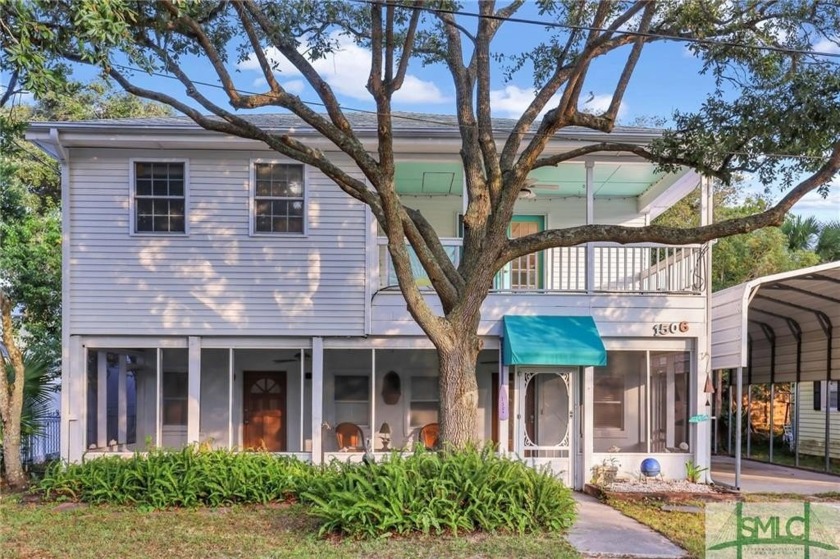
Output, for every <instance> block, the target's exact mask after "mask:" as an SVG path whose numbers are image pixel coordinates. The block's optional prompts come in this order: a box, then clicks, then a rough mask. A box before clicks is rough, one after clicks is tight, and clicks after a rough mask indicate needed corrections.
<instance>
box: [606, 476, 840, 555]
mask: <svg viewBox="0 0 840 559" xmlns="http://www.w3.org/2000/svg"><path fill="white" fill-rule="evenodd" d="M741 498H743V499H744V500H746V501H755V502H762V501H802V500H808V501H840V492H831V493H821V494H819V495H798V494H791V493H753V494H744V495H742V496H741ZM607 504H609V505H610V506H612V507H613V508H615V509H616V510H618V511H620V512H621V513H623V514H625V515H627V516H629V517H630V518H635V519H636V520H638V521H639V522H641V523H642V524H645V525H647V526H650V527H651V528H653V529H654V530H656V531H657V532H659V533H660V534H662V535H664V536H665V537H666V538H668V539H669V540H671V541H673V542H674V543H676V544H677V545H679V546H680V547H682V548H683V549H685V550H686V551H687V552H688V553H689V554H690V555H691V557H703V555H704V551H705V545H706V517H705V514H704V513H690V512H670V511H664V510H662V505H663V504H664V503H663V502H661V501H655V500H645V501H637V502H630V501H621V500H618V499H610V500H608V501H607ZM680 504H681V505H683V504H685V505H696V506H698V507H701V508H704V507H705V503H703V502H700V501H697V502H686V503H682V502H681V503H680Z"/></svg>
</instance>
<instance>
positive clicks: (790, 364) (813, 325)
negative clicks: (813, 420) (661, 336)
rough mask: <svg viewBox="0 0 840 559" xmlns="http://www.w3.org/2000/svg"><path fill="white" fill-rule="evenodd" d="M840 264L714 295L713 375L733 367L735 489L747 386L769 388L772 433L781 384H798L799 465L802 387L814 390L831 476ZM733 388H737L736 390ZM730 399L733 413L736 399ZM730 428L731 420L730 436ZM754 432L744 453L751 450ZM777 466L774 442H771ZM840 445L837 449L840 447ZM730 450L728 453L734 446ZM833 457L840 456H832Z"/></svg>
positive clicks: (839, 364) (839, 354)
mask: <svg viewBox="0 0 840 559" xmlns="http://www.w3.org/2000/svg"><path fill="white" fill-rule="evenodd" d="M838 330H840V261H837V262H832V263H829V264H822V265H819V266H814V267H811V268H805V269H802V270H795V271H792V272H784V273H781V274H775V275H772V276H765V277H762V278H758V279H754V280H751V281H748V282H745V283H742V284H740V285H737V286H734V287H730V288H728V289H724V290H722V291H719V292H717V293H715V294H714V295H713V296H712V369H713V370H721V369H729V370H730V371H734V375H733V374H731V373H730V375H729V377H730V386H732V387H733V388H734V390H735V394H734V400H735V407H736V412H735V418H734V437H735V443H734V450H735V485H736V487H739V485H740V470H741V453H742V440H741V439H742V432H743V426H742V419H741V418H742V405H743V399H744V398H743V396H744V388H745V387H746V389H747V394H748V399H749V394H750V393H751V391H750V387H751V386H752V385H755V384H769V385H770V400H769V401H770V402H771V404H770V406H769V410H770V411H769V413H770V420H769V424H770V429H771V433H772V426H773V425H774V424H775V422H774V418H773V415H772V414H773V410H774V407H775V406H774V405H773V403H774V402H775V388H776V385H777V384H778V383H793V385H792V386H793V387H794V388H793V390H792V401H793V403H794V405H793V413H792V417H791V419H790V426H789V427H790V436H791V441H790V442H791V448H792V449H793V451H794V453H795V464H796V465H799V459H800V432H801V429H800V427H802V426H801V425H800V421H801V419H802V414H803V409H804V408H805V406H807V405H808V404H807V402H804V401H803V400H802V398H800V396H801V394H800V391H801V386H802V383H804V382H808V383H814V384H809V385H808V387H809V388H810V387H812V386H813V387H814V394H813V402H812V403H813V406H812V407H813V410H810V409H809V410H808V413H809V414H810V412H811V411H816V410H818V411H820V412H822V413H821V416H820V417H821V418H822V420H823V430H824V439H823V441H822V445H823V447H824V458H825V470H826V471H829V470H830V463H831V454H832V452H833V450H832V441H833V440H837V441H838V442H840V413H839V412H838V411H837V409H836V408H837V403H836V397H835V401H834V403H833V404H832V401H831V400H830V398H831V395H832V394H836V392H832V390H835V391H836V388H833V387H836V386H837V383H836V381H837V379H838V378H840V332H837V331H838ZM733 385H734V386H733ZM729 393H730V405H729V407H728V409H729V410H730V414H731V409H732V405H731V401H732V394H731V390H730V391H729ZM732 424H733V422H732V421H729V422H728V425H729V426H730V432H732V431H733V429H732V426H733V425H732ZM749 436H750V435H749V430H748V431H747V449H748V452H749V442H750V441H749ZM769 443H770V447H769V460H770V462H772V461H773V450H774V437H773V436H770V437H769ZM835 444H837V443H835ZM730 451H731V447H730ZM834 452H836V451H834Z"/></svg>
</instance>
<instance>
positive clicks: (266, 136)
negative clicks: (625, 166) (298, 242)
mask: <svg viewBox="0 0 840 559" xmlns="http://www.w3.org/2000/svg"><path fill="white" fill-rule="evenodd" d="M524 4H525V2H524V1H523V0H513V1H511V2H510V3H507V4H504V5H499V4H497V3H496V2H493V1H482V2H479V3H468V4H466V5H465V6H461V5H459V4H457V3H455V2H449V1H443V0H438V1H434V0H391V1H377V0H370V1H365V0H362V1H356V2H336V1H328V0H325V1H305V0H297V1H295V0H286V1H277V0H270V1H260V0H215V1H205V2H178V1H175V0H162V1H154V2H145V1H143V2H141V1H135V0H114V1H111V2H102V1H100V0H7V1H6V2H5V3H3V4H2V8H0V21H2V22H4V23H2V24H0V25H4V26H5V28H4V30H3V34H2V36H3V39H2V41H3V44H2V46H3V51H4V52H5V55H6V56H7V57H8V58H9V59H10V60H12V61H13V63H14V64H15V65H16V66H17V67H19V68H20V69H21V78H22V79H23V80H24V82H25V83H26V84H27V86H28V87H30V88H33V89H34V90H36V91H38V90H39V88H43V87H45V86H46V87H48V86H49V83H50V78H51V76H52V71H53V70H54V68H55V67H56V64H57V63H59V62H67V61H70V62H74V63H81V64H88V65H92V66H96V67H98V68H99V69H100V70H101V71H102V73H103V74H104V75H105V76H107V77H109V78H111V79H113V80H114V81H116V82H117V83H118V84H120V86H122V87H123V88H124V89H125V90H126V91H128V92H130V93H132V94H134V95H137V96H140V97H145V98H147V99H153V100H156V101H160V102H162V103H166V104H168V105H170V106H172V107H173V108H175V109H176V110H178V111H180V112H182V113H183V114H185V115H187V116H188V117H190V118H191V119H193V120H194V121H195V122H196V123H197V124H198V125H200V126H202V127H204V128H206V129H208V130H214V131H218V132H222V133H226V134H232V135H235V136H240V137H243V138H250V139H254V140H258V141H261V142H263V143H264V144H265V145H266V146H267V147H268V148H269V149H272V150H275V151H276V152H278V153H280V154H282V155H284V156H287V157H290V158H292V159H295V160H297V161H300V162H303V163H305V164H307V165H311V166H313V167H316V168H318V169H319V170H321V171H322V172H323V173H324V174H325V175H327V176H328V177H330V178H331V179H332V180H333V181H334V182H335V184H337V185H338V187H339V188H341V189H342V190H343V191H344V192H345V193H347V195H348V196H350V197H352V198H354V199H356V200H359V201H361V202H363V203H365V204H367V206H369V207H370V210H371V212H372V214H373V216H374V217H375V219H376V220H377V222H378V224H379V226H380V227H381V230H382V231H383V232H384V233H385V234H386V235H387V238H388V251H389V252H390V255H391V257H392V259H393V262H394V268H395V271H396V276H397V279H398V282H399V286H400V289H401V290H402V293H403V294H404V296H405V299H406V301H407V305H408V309H409V311H410V313H411V315H412V316H413V317H414V319H415V320H416V321H417V323H418V324H419V325H420V326H421V327H422V329H423V330H424V332H425V333H426V334H427V335H428V337H429V339H430V340H431V341H432V343H433V344H434V346H435V347H436V348H437V351H438V356H439V361H440V379H441V380H440V388H441V408H442V414H441V418H442V421H441V423H442V437H443V438H444V440H446V441H448V442H449V443H451V444H454V445H456V446H458V445H463V444H465V443H466V442H467V441H468V440H469V439H470V438H471V437H472V434H473V432H474V422H475V416H476V413H475V412H476V406H477V386H476V378H475V363H476V358H477V355H478V351H479V349H480V348H481V340H480V338H479V336H478V335H477V328H478V324H479V315H480V309H481V305H482V302H483V301H484V300H485V298H486V297H487V295H488V290H489V288H490V286H491V285H492V279H493V276H494V275H495V274H496V273H497V272H498V271H499V270H500V269H501V268H502V267H503V266H504V265H505V264H506V263H507V262H509V261H510V260H512V259H514V258H516V257H519V256H522V255H525V254H528V253H532V252H535V251H540V250H545V249H549V248H552V247H562V246H571V245H577V244H580V243H585V242H595V241H613V242H619V243H631V242H659V243H669V244H687V243H702V242H705V241H709V240H711V239H714V238H717V237H721V236H728V235H733V234H738V233H744V232H748V231H752V230H755V229H758V228H761V227H765V226H768V225H778V224H780V223H781V222H782V221H783V218H784V216H785V214H786V213H787V211H788V210H789V209H790V208H791V207H792V206H793V204H794V203H795V202H796V201H797V200H799V199H800V198H801V197H802V196H804V195H805V194H807V193H808V192H811V191H814V190H817V189H824V188H826V187H827V185H828V183H829V181H830V180H831V179H832V177H834V175H835V173H836V172H837V171H838V167H840V140H838V131H839V130H840V110H838V92H839V91H840V77H839V76H838V69H837V66H836V65H834V64H833V63H832V62H831V61H829V60H827V59H826V58H825V57H821V56H818V55H815V54H814V53H810V52H808V51H809V50H810V49H811V48H812V47H813V46H814V45H816V44H818V43H821V42H828V43H827V44H831V41H832V40H835V41H836V37H835V36H834V35H833V34H834V33H836V31H837V29H838V28H840V20H839V18H838V12H840V8H838V6H837V4H836V3H832V2H821V1H814V0H811V1H801V2H786V1H753V0H745V1H742V2H731V1H715V0H703V1H692V0H670V1H647V0H639V1H626V0H604V1H600V2H591V1H589V0H542V1H540V2H538V3H537V4H536V6H537V8H538V12H539V13H538V19H539V20H540V21H542V22H544V25H542V27H541V28H535V27H528V28H527V29H528V31H532V30H537V29H539V30H540V32H543V33H544V36H545V38H544V40H543V41H542V42H541V43H540V44H539V45H537V46H536V47H534V48H531V49H529V50H525V51H522V52H499V51H498V50H497V47H494V39H496V38H497V36H498V34H499V32H500V30H501V29H502V28H503V27H506V26H510V25H512V23H511V22H512V19H513V18H514V17H516V16H517V15H518V13H519V12H521V11H522V9H523V5H524ZM464 9H465V10H467V11H469V12H471V13H470V14H465V13H463V12H462V10H464ZM520 25H527V24H520ZM337 34H343V35H344V36H346V37H350V38H351V39H352V40H353V41H356V42H357V44H358V45H359V46H361V47H364V48H366V49H368V50H369V52H370V56H371V60H370V74H369V76H367V90H368V92H369V93H370V96H371V98H372V100H373V103H374V104H375V107H376V115H377V116H376V118H377V124H378V126H377V135H378V137H377V140H378V142H377V146H376V149H375V151H373V152H370V151H368V150H367V149H365V147H364V146H363V144H362V141H361V139H360V138H359V136H358V134H357V133H356V131H354V129H353V126H352V125H351V122H350V121H349V119H348V118H347V109H345V108H344V107H342V105H341V103H340V102H339V99H338V97H337V94H336V92H335V91H334V89H333V87H331V85H330V83H328V81H327V80H326V79H325V77H324V76H323V75H321V74H319V72H318V70H317V64H316V63H315V61H317V60H318V59H319V58H322V57H324V56H326V55H327V54H329V53H330V52H331V51H333V50H334V49H336V48H337V44H338V43H337V39H336V37H337ZM663 41H669V42H674V41H678V42H681V44H676V45H674V47H673V48H684V46H683V45H687V46H688V49H689V50H690V52H691V53H692V54H693V55H694V56H697V57H699V58H700V59H702V60H703V62H704V65H705V66H704V69H705V72H706V74H707V75H708V77H709V79H710V80H715V83H716V84H717V87H716V89H715V92H714V94H713V95H711V96H710V97H709V99H708V100H707V101H706V103H705V104H704V105H703V106H702V107H701V108H700V110H699V111H698V112H697V113H696V114H687V113H678V114H675V115H672V121H673V123H674V128H673V130H671V131H669V132H667V133H666V134H665V135H664V136H663V138H662V140H660V141H657V142H654V143H653V144H651V145H649V146H637V145H625V144H621V143H617V142H609V141H606V142H599V143H596V144H592V145H588V146H585V147H581V148H578V149H575V150H572V151H569V152H566V153H562V154H548V153H547V152H545V148H546V145H547V144H548V142H550V141H551V139H552V137H553V136H554V135H555V134H556V133H557V132H558V131H560V130H562V129H564V128H566V127H569V126H582V127H585V128H589V129H592V130H598V131H602V132H610V131H612V130H613V128H614V126H615V124H616V117H617V114H618V110H619V107H620V105H621V102H622V99H623V97H624V95H625V92H626V90H627V87H628V84H629V83H630V81H631V79H632V78H633V75H634V71H635V70H636V67H637V64H638V62H639V60H640V58H641V57H642V55H643V51H644V50H645V47H646V46H647V45H649V44H651V43H655V42H663ZM251 57H254V59H255V60H256V61H257V63H258V65H259V68H260V69H261V70H262V73H263V77H264V80H265V84H266V85H265V87H264V89H263V90H262V91H260V92H257V93H254V92H248V91H247V89H249V88H250V86H251V84H248V87H243V86H242V85H241V84H240V82H241V80H242V77H241V76H240V75H237V73H236V71H235V70H236V65H237V64H238V63H240V62H242V61H243V60H246V59H250V58H251ZM276 57H280V58H281V59H282V60H283V64H289V65H291V67H293V68H294V69H295V71H296V73H297V74H299V75H300V76H302V79H303V80H305V82H306V83H307V84H308V86H309V88H310V89H311V91H313V92H314V94H315V95H317V102H318V105H317V106H316V105H313V104H312V103H310V102H306V101H305V100H304V99H303V98H302V97H301V96H300V95H298V94H296V93H295V91H291V90H289V89H287V88H284V86H283V84H282V83H281V82H282V80H281V79H278V77H277V74H276V72H275V70H276V69H277V67H276V64H277V58H276ZM607 57H609V58H611V59H613V60H616V59H617V58H619V57H620V59H621V61H622V63H621V64H620V68H621V69H620V71H618V72H617V74H616V75H615V80H614V83H615V87H614V90H613V91H612V93H611V100H610V102H609V105H608V108H607V109H606V110H604V111H603V112H600V113H598V114H591V113H589V112H586V111H582V110H581V109H580V107H581V95H582V94H583V95H586V94H587V93H588V91H589V89H588V88H589V86H588V81H587V80H588V78H589V75H590V72H591V67H592V65H593V64H594V63H595V62H596V61H597V60H598V59H601V58H607ZM197 59H198V60H199V62H198V63H197V62H196V60H197ZM419 63H429V64H439V65H442V66H443V67H444V68H445V69H446V71H447V72H448V75H449V77H450V78H451V81H452V86H453V87H454V92H455V101H454V107H453V110H454V113H455V115H456V116H457V120H458V124H459V130H460V135H461V150H460V153H461V159H462V162H463V167H464V174H465V177H466V196H467V201H466V202H467V205H466V211H465V215H464V235H463V249H462V253H461V258H460V262H459V263H458V265H457V266H456V265H453V263H452V262H451V261H450V259H449V258H448V256H447V253H446V251H445V250H444V248H443V246H442V245H441V242H440V240H439V238H438V236H437V235H436V234H435V232H434V231H433V229H432V227H431V226H430V225H429V223H428V222H427V221H426V220H425V219H424V217H423V215H422V214H421V213H419V212H417V211H415V210H413V209H411V208H410V207H407V206H406V205H405V204H403V203H402V201H401V199H400V196H399V195H398V193H397V192H396V190H395V185H394V169H395V153H394V145H393V141H392V125H393V119H394V115H393V113H392V104H393V99H394V95H395V94H396V93H397V92H399V91H400V90H401V89H402V88H404V87H406V83H407V80H406V77H407V75H408V72H409V69H410V68H412V67H414V65H416V64H419ZM198 68H200V70H197V69H198ZM208 69H209V71H210V72H212V73H213V74H215V75H214V76H213V78H214V79H213V80H208V79H207V77H206V72H207V71H208ZM662 72H663V75H662V80H661V81H660V82H659V84H658V85H659V87H667V86H668V84H667V82H668V76H667V69H664V68H663V69H662ZM148 73H154V74H165V75H167V76H170V77H171V78H173V80H177V82H175V81H173V80H162V81H158V82H157V84H158V85H156V86H150V85H148V84H149V83H152V82H151V81H150V80H149V76H148ZM523 74H527V75H528V79H529V80H530V81H532V82H533V87H534V96H533V100H532V101H531V102H530V103H529V105H528V106H527V108H526V109H525V110H524V111H523V112H522V114H521V115H520V116H519V117H518V118H517V119H516V120H515V123H514V125H513V126H512V129H511V130H509V131H505V132H504V134H503V136H502V135H500V132H501V131H499V130H494V128H493V120H492V116H493V107H492V105H491V87H494V84H496V83H497V82H496V81H495V78H496V76H506V77H515V76H519V75H523ZM208 81H215V82H216V84H215V85H217V86H218V87H221V89H222V90H223V92H224V103H219V102H216V101H214V99H216V97H215V96H214V94H215V93H216V92H215V91H214V90H213V89H211V87H212V84H211V85H208V84H207V82H208ZM163 82H165V83H163ZM174 84H177V88H179V89H180V91H179V93H178V94H174V93H173V91H174V90H175V89H176V85H174ZM266 107H269V108H270V107H273V108H276V109H282V110H284V111H289V112H291V113H294V114H295V115H297V116H298V117H300V118H301V119H302V120H303V121H304V122H305V123H306V124H307V125H309V126H311V127H312V128H313V129H315V130H317V131H318V132H319V133H320V134H321V135H322V136H323V138H325V139H326V140H327V141H329V142H331V143H332V144H333V145H334V146H335V148H336V149H337V150H339V151H340V152H343V154H346V155H347V156H349V158H350V159H351V160H352V161H353V162H354V163H355V165H356V166H357V167H358V169H359V170H361V172H362V174H363V175H364V177H365V179H366V180H362V179H360V178H358V175H357V174H354V173H352V172H350V171H348V170H347V169H345V168H342V167H340V166H338V165H337V164H335V162H334V161H332V160H331V159H330V158H329V157H328V156H327V155H325V153H324V152H323V151H321V150H319V149H316V148H313V147H312V146H311V145H307V144H306V143H305V141H302V140H300V139H299V138H296V137H293V136H291V135H289V134H285V133H280V132H276V131H270V130H266V129H261V128H260V127H258V126H255V125H253V124H252V123H251V122H250V121H249V120H247V119H245V118H243V117H242V115H243V113H246V112H247V111H249V110H253V109H264V108H266ZM598 152H630V153H634V154H636V155H638V156H639V157H642V158H645V159H648V160H650V161H653V162H656V163H657V164H659V165H660V167H661V168H662V169H666V170H667V169H673V168H674V167H675V166H680V165H683V166H689V167H692V168H694V169H696V170H698V171H699V172H701V173H702V174H704V175H706V176H710V177H715V178H717V179H719V180H723V181H728V180H729V179H730V178H731V177H732V176H733V173H739V172H745V171H753V172H755V173H756V174H757V175H758V176H759V177H760V178H761V179H762V180H764V181H765V182H767V183H768V184H770V183H772V182H774V181H776V182H781V183H782V184H784V185H785V186H786V187H787V191H786V193H785V195H784V196H783V197H782V198H781V199H780V201H779V202H778V203H777V204H776V205H774V206H772V207H770V208H768V209H766V210H765V211H762V212H760V213H756V214H754V215H750V216H747V217H740V218H737V219H732V220H726V221H722V222H718V223H714V224H711V225H706V226H702V227H690V228H682V229H681V228H675V227H663V226H646V227H624V226H618V225H585V226H576V227H568V228H560V229H552V230H547V231H543V232H540V233H536V234H533V235H529V236H525V237H521V238H517V239H508V237H507V229H508V225H509V223H510V221H511V218H512V216H513V212H514V204H515V202H516V199H517V194H518V193H519V191H520V188H521V187H522V186H523V185H524V184H525V181H526V177H527V175H528V173H529V172H530V171H532V170H533V169H536V168H540V167H546V166H552V165H557V164H559V163H560V162H562V161H566V160H569V159H573V158H579V157H582V156H584V155H588V154H593V153H598ZM781 156H792V157H781ZM802 176H805V177H806V178H804V180H801V181H799V182H797V180H799V179H800V178H801V177H802ZM409 246H410V248H411V249H413V251H414V252H415V253H416V254H417V257H418V259H419V261H420V262H421V264H422V266H423V268H424V270H425V273H426V275H427V276H428V277H429V278H430V280H431V283H432V286H433V288H434V293H435V294H436V296H437V298H438V299H439V300H440V304H441V308H442V311H443V312H442V314H438V313H437V312H435V311H434V310H433V309H434V307H433V306H432V305H430V304H429V302H428V301H427V299H426V297H424V294H423V293H422V292H421V291H420V290H419V289H418V287H417V286H416V285H415V282H414V279H413V276H412V273H411V267H410V264H409Z"/></svg>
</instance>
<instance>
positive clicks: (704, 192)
mask: <svg viewBox="0 0 840 559" xmlns="http://www.w3.org/2000/svg"><path fill="white" fill-rule="evenodd" d="M713 195H714V188H713V186H712V181H711V179H710V178H709V177H701V179H700V225H709V224H711V223H712V222H713V221H714V217H713V216H714V213H713V210H714V208H713V203H712V200H713ZM703 248H704V251H703V254H702V256H701V258H703V271H702V274H703V278H702V280H703V288H704V295H705V299H706V305H705V306H706V313H705V327H704V328H703V330H702V334H701V335H699V336H698V337H697V354H698V357H699V359H697V365H698V368H697V377H696V378H695V382H694V386H695V398H694V401H695V402H696V403H697V410H698V411H697V412H696V413H698V414H701V413H702V414H705V415H707V416H709V418H708V419H707V420H706V421H701V422H700V423H695V425H696V426H697V431H696V439H695V441H694V444H695V449H694V461H695V462H696V463H697V464H698V465H699V466H700V467H701V468H707V469H706V472H705V473H704V474H703V475H704V477H705V481H706V483H709V482H711V481H712V471H711V468H712V436H711V435H712V419H711V417H710V416H711V413H712V410H711V405H709V406H707V405H706V401H707V400H708V398H710V397H711V395H709V394H706V392H705V387H706V379H707V378H711V377H712V286H711V285H710V280H711V274H710V273H709V271H710V270H711V269H712V243H706V244H705V246H704V247H703Z"/></svg>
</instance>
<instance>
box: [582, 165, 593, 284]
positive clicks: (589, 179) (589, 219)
mask: <svg viewBox="0 0 840 559" xmlns="http://www.w3.org/2000/svg"><path fill="white" fill-rule="evenodd" d="M584 165H585V167H586V224H587V225H592V224H593V223H595V182H594V176H595V174H594V171H595V162H594V161H586V162H585V163H584ZM594 288H595V246H594V245H593V244H592V243H586V292H587V293H592V291H593V290H594Z"/></svg>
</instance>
